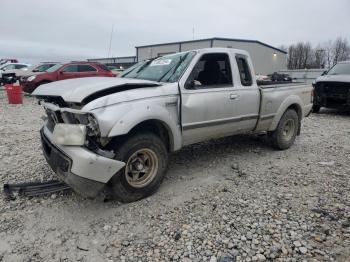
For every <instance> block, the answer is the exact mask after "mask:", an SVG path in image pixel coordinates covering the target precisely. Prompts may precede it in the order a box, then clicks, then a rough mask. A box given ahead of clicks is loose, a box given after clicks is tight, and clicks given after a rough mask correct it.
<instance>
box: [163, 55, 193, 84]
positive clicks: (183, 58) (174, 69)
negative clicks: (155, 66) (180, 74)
mask: <svg viewBox="0 0 350 262" xmlns="http://www.w3.org/2000/svg"><path fill="white" fill-rule="evenodd" d="M187 55H188V53H186V54H185V55H184V56H183V57H180V60H179V62H177V63H176V64H175V65H174V66H172V67H171V68H170V69H169V70H168V71H166V72H165V74H163V75H162V76H161V77H160V78H159V79H158V80H157V82H160V81H161V80H162V79H163V78H164V77H165V76H166V75H167V74H168V73H169V72H170V71H171V70H173V72H172V74H171V75H170V76H169V78H168V80H169V79H170V77H172V76H173V74H174V73H175V72H176V69H178V67H179V66H180V65H181V63H182V62H183V61H184V60H185V59H186V57H187Z"/></svg>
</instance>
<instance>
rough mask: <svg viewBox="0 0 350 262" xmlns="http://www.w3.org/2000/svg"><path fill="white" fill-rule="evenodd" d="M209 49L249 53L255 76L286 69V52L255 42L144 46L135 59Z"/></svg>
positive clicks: (206, 41)
mask: <svg viewBox="0 0 350 262" xmlns="http://www.w3.org/2000/svg"><path fill="white" fill-rule="evenodd" d="M209 47H229V48H236V49H243V50H246V51H248V52H249V53H250V55H251V57H252V60H253V64H254V68H255V73H256V74H270V73H273V72H276V71H279V70H283V69H287V52H285V51H283V50H281V49H278V48H276V47H273V46H270V45H268V44H265V43H262V42H260V41H257V40H246V39H231V38H218V37H215V38H207V39H199V40H192V41H184V42H173V43H165V44H155V45H145V46H137V47H136V58H137V60H138V61H142V60H145V59H148V58H153V57H156V56H160V55H165V54H171V53H176V52H182V51H188V50H193V49H201V48H209Z"/></svg>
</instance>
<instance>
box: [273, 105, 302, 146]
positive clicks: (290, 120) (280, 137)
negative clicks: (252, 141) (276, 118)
mask: <svg viewBox="0 0 350 262" xmlns="http://www.w3.org/2000/svg"><path fill="white" fill-rule="evenodd" d="M299 128H300V120H299V116H298V114H297V112H295V110H292V109H288V110H287V111H286V112H285V113H284V114H283V116H282V118H281V120H280V122H279V123H278V126H277V128H276V130H275V131H273V132H272V134H271V137H270V138H271V144H272V147H273V148H276V149H279V150H285V149H287V148H290V147H291V145H292V144H293V143H294V141H295V138H296V136H297V134H298V131H299ZM286 130H289V131H286Z"/></svg>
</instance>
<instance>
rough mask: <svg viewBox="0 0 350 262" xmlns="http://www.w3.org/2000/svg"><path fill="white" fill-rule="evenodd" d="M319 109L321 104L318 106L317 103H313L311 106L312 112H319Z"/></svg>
mask: <svg viewBox="0 0 350 262" xmlns="http://www.w3.org/2000/svg"><path fill="white" fill-rule="evenodd" d="M320 110H321V106H319V105H313V106H312V112H313V113H319V112H320Z"/></svg>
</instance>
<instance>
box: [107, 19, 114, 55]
mask: <svg viewBox="0 0 350 262" xmlns="http://www.w3.org/2000/svg"><path fill="white" fill-rule="evenodd" d="M113 31H114V24H112V31H111V37H110V39H109V48H108V54H107V58H109V56H110V54H111V48H112V40H113Z"/></svg>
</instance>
